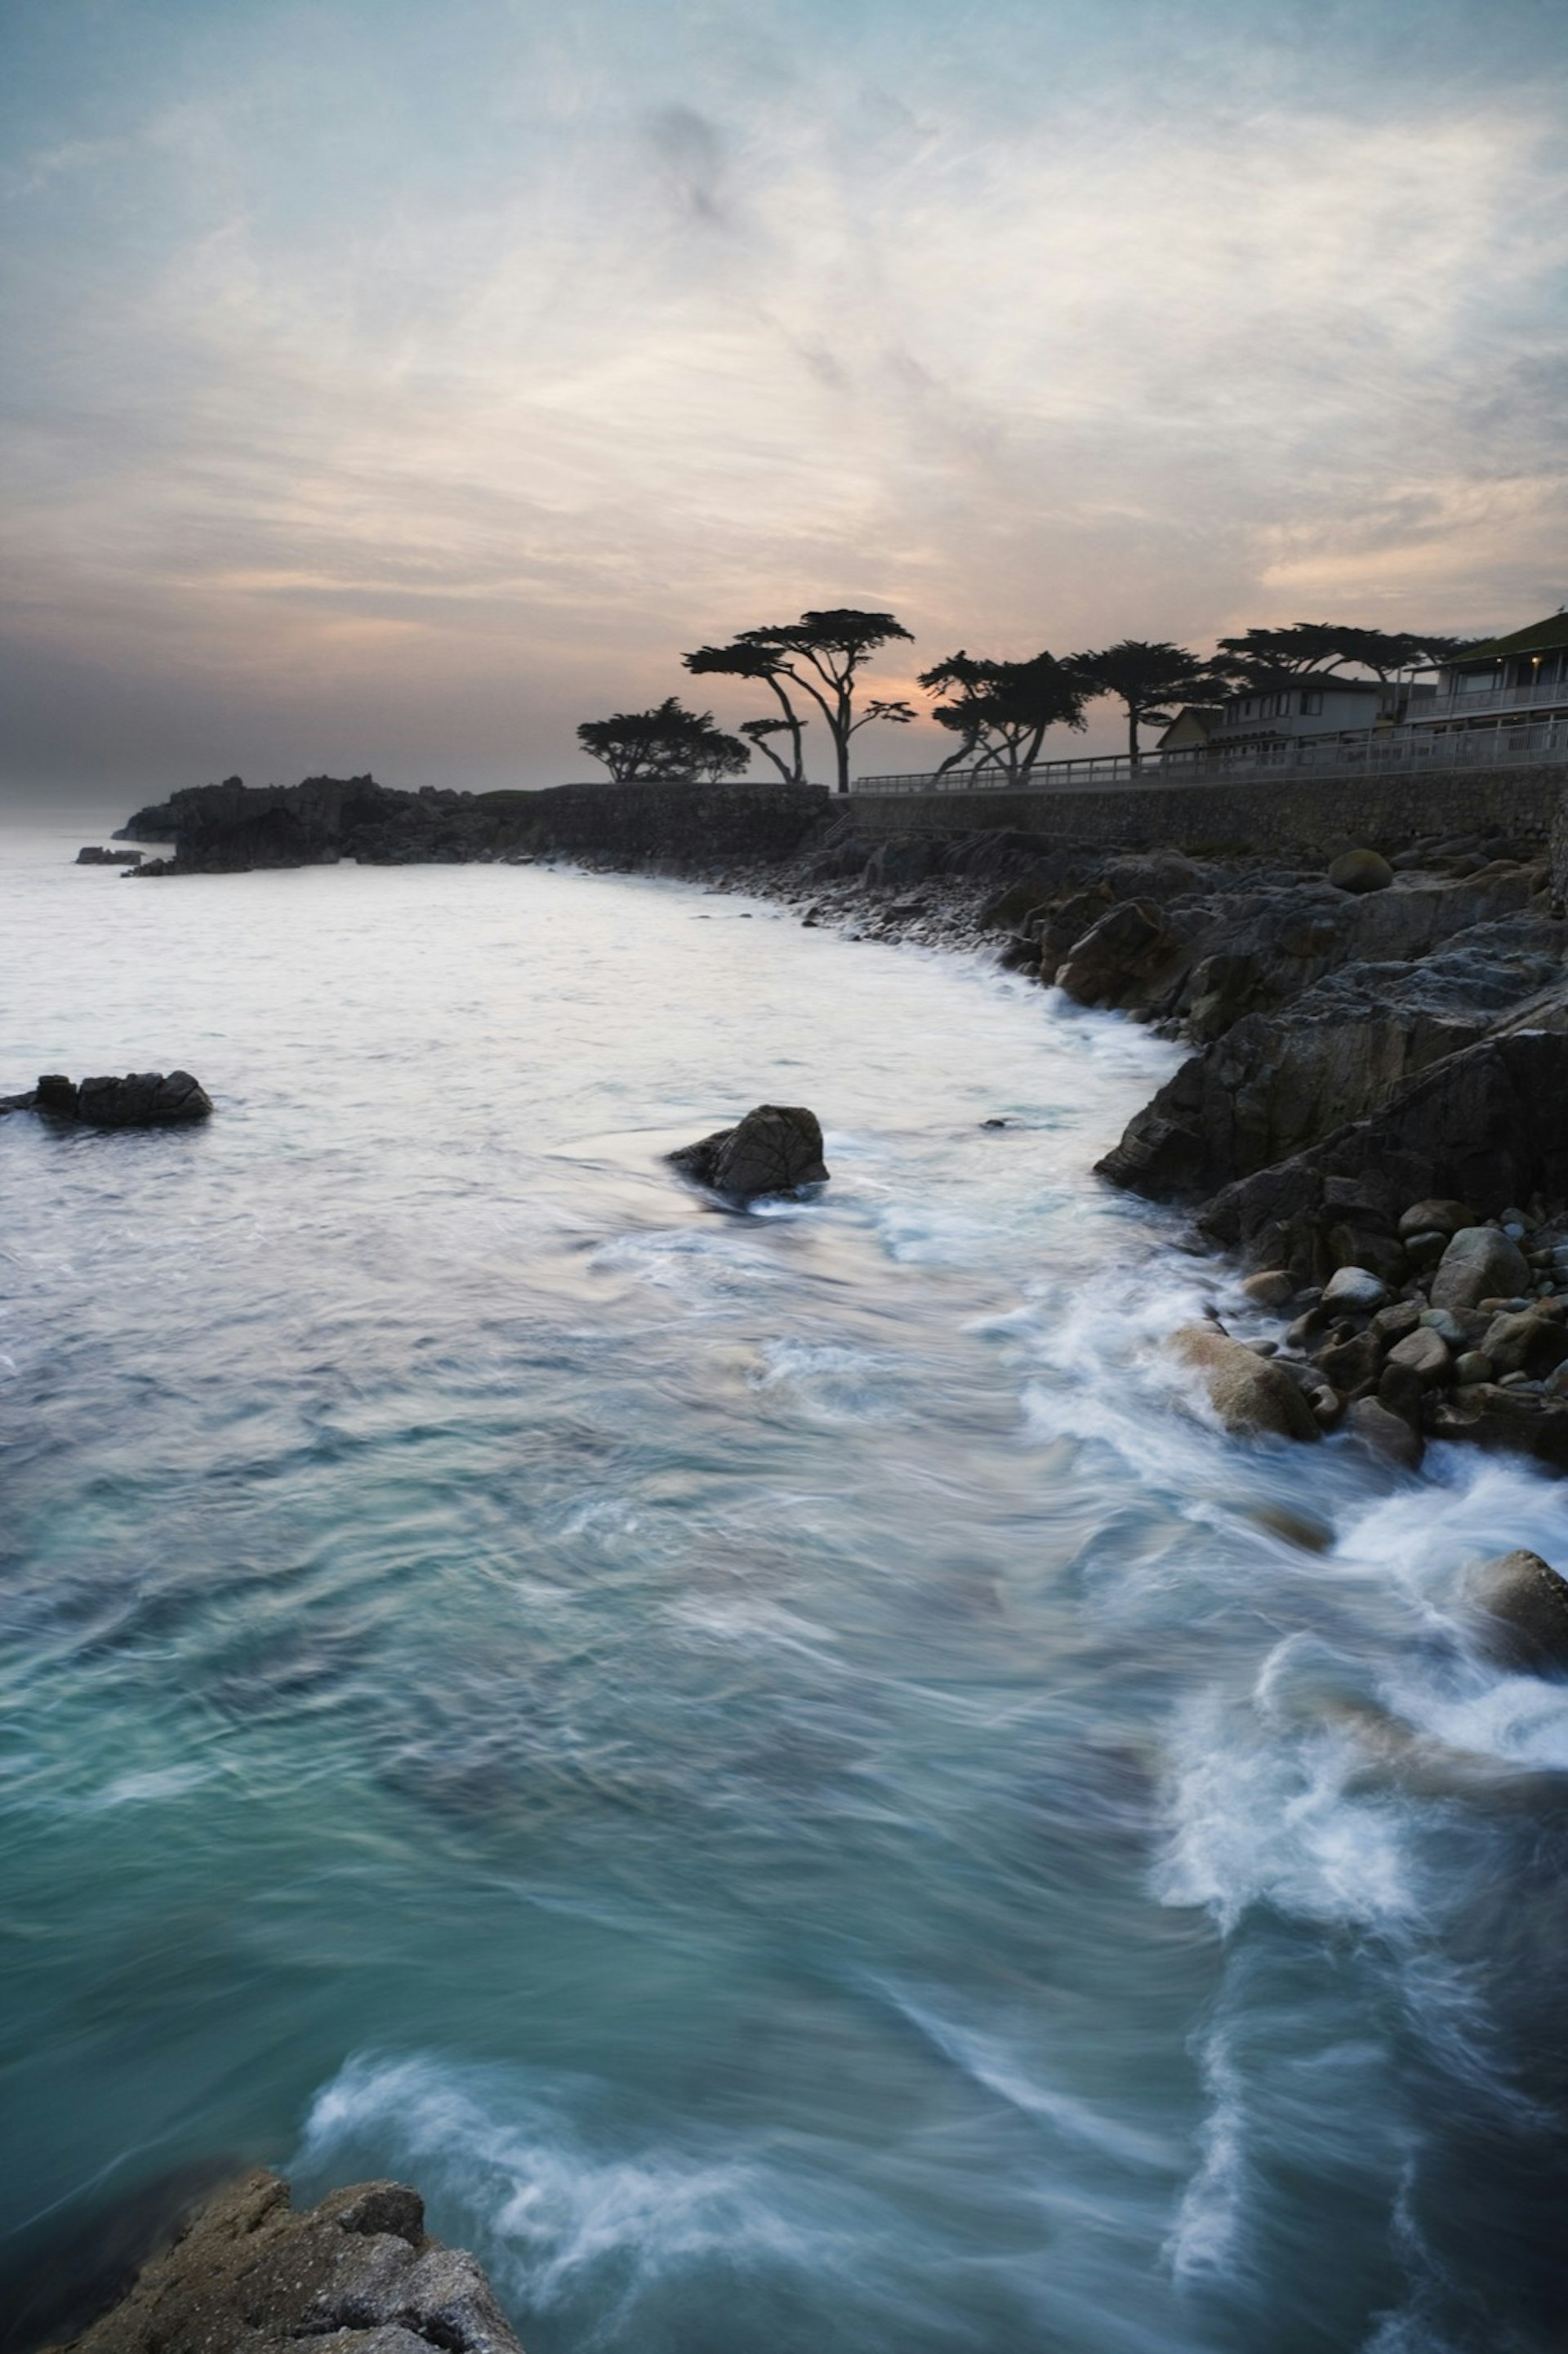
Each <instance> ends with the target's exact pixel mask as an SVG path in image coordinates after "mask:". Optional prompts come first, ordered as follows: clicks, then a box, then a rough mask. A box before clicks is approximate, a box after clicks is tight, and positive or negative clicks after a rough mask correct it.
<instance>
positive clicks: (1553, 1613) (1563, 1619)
mask: <svg viewBox="0 0 1568 2354" xmlns="http://www.w3.org/2000/svg"><path fill="white" fill-rule="evenodd" d="M1465 1591H1466V1596H1467V1600H1468V1601H1470V1602H1471V1603H1473V1604H1474V1605H1475V1606H1476V1607H1477V1608H1478V1610H1479V1611H1480V1612H1481V1613H1482V1614H1483V1617H1484V1619H1485V1621H1486V1628H1487V1636H1488V1648H1489V1649H1490V1650H1492V1651H1493V1652H1494V1653H1495V1654H1496V1655H1497V1656H1498V1657H1499V1659H1504V1660H1506V1661H1508V1662H1509V1663H1510V1665H1511V1666H1514V1667H1522V1668H1534V1669H1538V1670H1539V1669H1542V1668H1568V1579H1564V1578H1563V1577H1560V1576H1559V1575H1558V1574H1557V1572H1556V1570H1554V1569H1553V1568H1552V1564H1550V1562H1544V1561H1542V1558H1541V1555H1540V1554H1539V1553H1530V1552H1528V1551H1526V1549H1525V1548H1524V1547H1523V1546H1520V1548H1519V1549H1518V1550H1517V1551H1516V1552H1514V1553H1499V1554H1497V1555H1496V1556H1495V1557H1494V1559H1492V1560H1491V1561H1483V1562H1481V1563H1479V1564H1478V1565H1477V1567H1476V1568H1474V1569H1472V1570H1471V1571H1470V1573H1469V1575H1467V1578H1466V1580H1465Z"/></svg>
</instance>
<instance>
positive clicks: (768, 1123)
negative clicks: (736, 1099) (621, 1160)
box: [669, 1104, 828, 1202]
mask: <svg viewBox="0 0 1568 2354" xmlns="http://www.w3.org/2000/svg"><path fill="white" fill-rule="evenodd" d="M669 1158H670V1161H671V1163H672V1165H673V1167H674V1168H676V1169H678V1170H679V1171H680V1172H681V1174H682V1175H683V1177H689V1178H691V1180H692V1181H693V1182H694V1184H697V1185H706V1186H707V1187H708V1188H709V1189H710V1191H711V1192H713V1193H726V1194H728V1195H729V1196H730V1198H731V1199H732V1200H733V1201H737V1202H752V1201H755V1200H756V1199H757V1198H758V1195H759V1194H763V1193H798V1192H799V1191H800V1187H801V1186H802V1185H821V1184H824V1183H825V1182H827V1175H828V1172H827V1167H826V1165H825V1163H824V1161H823V1160H822V1130H821V1122H820V1121H819V1119H818V1118H817V1115H816V1113H815V1112H812V1111H808V1110H807V1109H806V1108H805V1106H804V1105H803V1104H758V1106H757V1107H756V1108H755V1109H754V1110H752V1111H748V1112H747V1115H746V1118H745V1119H741V1120H737V1121H736V1125H735V1126H734V1127H733V1128H721V1129H715V1132H714V1134H713V1135H712V1136H705V1137H703V1138H701V1139H700V1140H699V1141H698V1142H697V1143H695V1144H683V1145H682V1146H681V1147H680V1149H679V1150H678V1151H675V1152H672V1153H671V1154H670V1156H669Z"/></svg>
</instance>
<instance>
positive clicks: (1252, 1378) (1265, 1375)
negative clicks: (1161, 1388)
mask: <svg viewBox="0 0 1568 2354" xmlns="http://www.w3.org/2000/svg"><path fill="white" fill-rule="evenodd" d="M1168 1346H1169V1347H1170V1349H1171V1353H1172V1354H1173V1355H1174V1356H1176V1357H1179V1358H1180V1359H1181V1363H1183V1364H1186V1365H1191V1366H1192V1368H1193V1369H1194V1370H1195V1371H1196V1372H1198V1373H1201V1374H1202V1377H1203V1382H1204V1385H1205V1386H1206V1388H1207V1390H1208V1393H1209V1397H1210V1400H1211V1402H1212V1403H1213V1407H1214V1410H1215V1412H1216V1413H1217V1414H1218V1416H1219V1417H1220V1420H1221V1421H1222V1422H1223V1423H1224V1426H1225V1428H1226V1429H1227V1430H1229V1431H1233V1432H1234V1433H1236V1434H1237V1435H1239V1436H1245V1437H1250V1436H1255V1435H1256V1434H1258V1433H1268V1434H1271V1435H1272V1436H1273V1437H1277V1438H1298V1439H1312V1438H1316V1437H1318V1435H1319V1426H1318V1422H1317V1418H1316V1416H1314V1414H1313V1412H1312V1409H1311V1407H1310V1406H1309V1405H1308V1403H1307V1400H1306V1398H1305V1397H1304V1396H1303V1395H1302V1393H1301V1390H1300V1388H1299V1387H1298V1384H1296V1383H1295V1382H1294V1381H1292V1379H1291V1377H1290V1375H1289V1374H1288V1373H1287V1372H1286V1371H1285V1369H1284V1367H1283V1366H1281V1365H1276V1364H1273V1363H1270V1362H1269V1360H1268V1359H1267V1358H1266V1357H1258V1356H1255V1355H1254V1353H1253V1352H1252V1351H1251V1350H1250V1349H1248V1348H1246V1347H1245V1345H1244V1344H1243V1342H1241V1341H1233V1340H1232V1339H1231V1337H1230V1335H1229V1334H1228V1333H1226V1332H1222V1331H1219V1330H1218V1329H1217V1328H1216V1327H1215V1326H1213V1325H1212V1324H1184V1325H1183V1326H1182V1327H1181V1330H1180V1331H1177V1332H1174V1333H1172V1334H1171V1340H1170V1341H1169V1343H1168Z"/></svg>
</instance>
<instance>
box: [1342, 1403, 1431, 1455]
mask: <svg viewBox="0 0 1568 2354" xmlns="http://www.w3.org/2000/svg"><path fill="white" fill-rule="evenodd" d="M1345 1426H1346V1428H1347V1429H1348V1430H1351V1431H1353V1432H1354V1434H1355V1436H1356V1437H1358V1438H1360V1439H1361V1440H1363V1441H1364V1442H1365V1444H1366V1445H1367V1446H1368V1447H1373V1448H1374V1449H1375V1450H1376V1452H1377V1453H1378V1454H1379V1455H1386V1456H1387V1458H1388V1459H1389V1461H1390V1462H1391V1463H1397V1464H1399V1465H1400V1466H1401V1467H1402V1469H1404V1470H1406V1471H1419V1470H1420V1469H1421V1458H1422V1457H1423V1455H1424V1454H1425V1451H1426V1449H1425V1445H1424V1444H1423V1441H1422V1438H1421V1435H1420V1433H1419V1432H1418V1431H1414V1430H1412V1428H1411V1427H1410V1425H1409V1424H1408V1423H1407V1422H1406V1421H1405V1420H1404V1418H1403V1416H1400V1415H1397V1414H1395V1413H1394V1412H1393V1408H1392V1407H1391V1406H1388V1405H1384V1404H1383V1401H1382V1400H1381V1399H1380V1398H1374V1397H1364V1398H1357V1400H1356V1401H1355V1404H1354V1405H1352V1406H1351V1410H1350V1412H1349V1413H1348V1414H1347V1415H1346V1416H1345Z"/></svg>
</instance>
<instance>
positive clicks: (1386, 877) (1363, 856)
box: [1329, 850, 1393, 893]
mask: <svg viewBox="0 0 1568 2354" xmlns="http://www.w3.org/2000/svg"><path fill="white" fill-rule="evenodd" d="M1329 880H1330V883H1331V884H1332V885H1333V886H1334V888H1335V890H1336V891H1354V892H1357V893H1360V892H1362V891H1386V890H1387V889H1388V886H1389V885H1390V884H1391V883H1392V882H1393V867H1392V866H1391V865H1390V864H1389V863H1388V861H1387V859H1386V858H1380V857H1379V855H1378V854H1377V852H1376V851H1375V850H1347V851H1346V852H1345V853H1344V854H1343V855H1342V856H1340V857H1339V858H1336V859H1335V861H1334V863H1333V864H1332V866H1330V869H1329Z"/></svg>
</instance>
